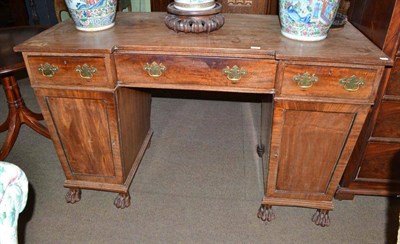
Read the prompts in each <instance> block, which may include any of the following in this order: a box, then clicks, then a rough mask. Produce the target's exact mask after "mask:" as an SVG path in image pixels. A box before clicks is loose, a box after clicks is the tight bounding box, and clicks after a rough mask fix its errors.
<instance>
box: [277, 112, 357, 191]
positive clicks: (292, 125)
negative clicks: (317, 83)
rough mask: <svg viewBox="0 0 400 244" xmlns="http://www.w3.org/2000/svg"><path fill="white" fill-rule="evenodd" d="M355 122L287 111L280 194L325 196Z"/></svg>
mask: <svg viewBox="0 0 400 244" xmlns="http://www.w3.org/2000/svg"><path fill="white" fill-rule="evenodd" d="M353 118H354V115H353V114H348V113H334V112H331V113H328V112H317V111H294V110H288V111H285V113H284V124H283V135H282V141H281V142H282V145H283V146H282V147H281V150H280V153H279V154H280V155H281V158H280V161H279V170H278V178H277V185H276V190H278V191H286V192H298V193H301V192H307V193H315V194H320V193H325V192H326V190H327V187H328V184H329V180H330V178H331V177H332V173H333V172H334V170H335V167H336V165H337V163H338V160H339V157H340V155H341V151H342V149H343V146H344V143H345V141H346V138H347V135H348V133H349V131H350V128H351V125H352V121H353Z"/></svg>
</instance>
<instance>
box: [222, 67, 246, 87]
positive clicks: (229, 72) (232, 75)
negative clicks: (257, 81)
mask: <svg viewBox="0 0 400 244" xmlns="http://www.w3.org/2000/svg"><path fill="white" fill-rule="evenodd" d="M222 72H224V74H225V75H226V77H227V78H228V80H230V81H232V83H233V84H235V83H238V81H239V80H240V79H241V78H242V76H244V75H246V74H247V71H246V70H245V69H243V68H239V67H238V66H237V65H234V66H233V67H232V68H229V66H226V68H225V69H223V70H222Z"/></svg>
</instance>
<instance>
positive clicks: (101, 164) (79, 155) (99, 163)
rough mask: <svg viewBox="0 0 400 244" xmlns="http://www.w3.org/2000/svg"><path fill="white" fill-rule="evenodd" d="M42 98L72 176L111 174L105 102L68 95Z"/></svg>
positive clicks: (111, 165)
mask: <svg viewBox="0 0 400 244" xmlns="http://www.w3.org/2000/svg"><path fill="white" fill-rule="evenodd" d="M46 101H47V106H48V108H49V111H50V114H51V116H52V120H53V123H54V126H55V129H56V133H57V134H58V138H59V140H60V142H61V145H62V147H63V150H64V153H65V157H66V159H67V163H68V166H69V168H70V171H71V173H72V175H73V176H81V177H82V176H102V177H113V176H114V175H115V169H114V163H113V155H112V145H111V144H112V143H111V141H110V138H111V136H110V128H109V127H110V126H109V120H108V112H107V109H108V108H107V101H106V100H104V99H90V98H69V97H47V99H46Z"/></svg>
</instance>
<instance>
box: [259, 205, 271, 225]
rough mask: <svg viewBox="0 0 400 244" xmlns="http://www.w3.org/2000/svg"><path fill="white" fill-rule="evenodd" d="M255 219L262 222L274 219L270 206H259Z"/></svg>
mask: <svg viewBox="0 0 400 244" xmlns="http://www.w3.org/2000/svg"><path fill="white" fill-rule="evenodd" d="M257 217H258V218H259V219H261V220H262V221H268V222H271V221H272V220H274V219H275V214H274V212H273V211H272V206H271V205H267V204H261V206H260V208H259V209H258V213H257Z"/></svg>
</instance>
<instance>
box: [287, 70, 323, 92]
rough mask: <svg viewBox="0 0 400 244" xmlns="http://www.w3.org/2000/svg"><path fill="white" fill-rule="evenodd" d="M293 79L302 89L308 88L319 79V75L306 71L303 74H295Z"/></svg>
mask: <svg viewBox="0 0 400 244" xmlns="http://www.w3.org/2000/svg"><path fill="white" fill-rule="evenodd" d="M293 81H295V82H297V85H298V86H299V87H300V88H301V89H308V88H310V87H312V85H313V84H314V83H315V82H317V81H318V77H317V76H315V74H312V75H310V74H309V73H308V72H305V73H304V74H302V75H300V74H298V75H295V76H293Z"/></svg>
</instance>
